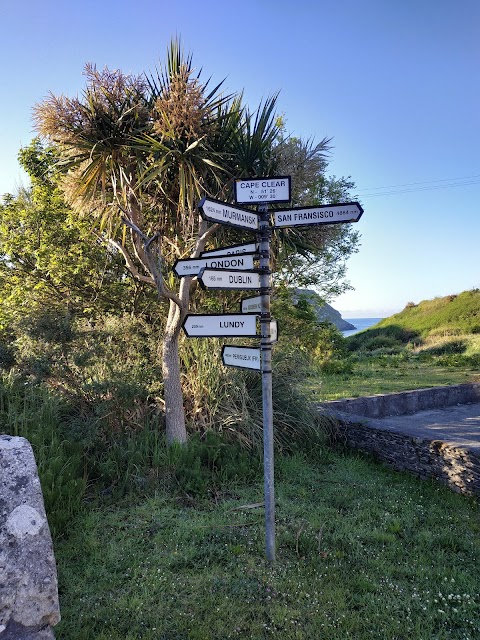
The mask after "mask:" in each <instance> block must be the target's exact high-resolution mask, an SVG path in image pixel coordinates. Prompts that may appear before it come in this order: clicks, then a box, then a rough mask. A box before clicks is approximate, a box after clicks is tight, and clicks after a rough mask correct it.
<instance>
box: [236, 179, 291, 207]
mask: <svg viewBox="0 0 480 640" xmlns="http://www.w3.org/2000/svg"><path fill="white" fill-rule="evenodd" d="M290 199H291V198H290V176H278V177H277V178H248V179H247V180H235V201H236V202H244V203H246V202H250V203H251V204H258V203H261V202H290Z"/></svg>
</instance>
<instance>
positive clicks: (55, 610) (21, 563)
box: [0, 435, 60, 640]
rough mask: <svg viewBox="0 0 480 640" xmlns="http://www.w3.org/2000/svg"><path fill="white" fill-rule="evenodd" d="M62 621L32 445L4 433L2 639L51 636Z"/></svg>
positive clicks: (0, 452)
mask: <svg viewBox="0 0 480 640" xmlns="http://www.w3.org/2000/svg"><path fill="white" fill-rule="evenodd" d="M59 620H60V609H59V603H58V588H57V571H56V566H55V557H54V555H53V546H52V538H51V536H50V530H49V528H48V522H47V517H46V514H45V507H44V504H43V496H42V490H41V487H40V480H39V478H38V473H37V466H36V464H35V458H34V455H33V451H32V447H31V446H30V443H29V442H28V441H27V440H25V438H19V437H15V436H5V435H0V640H20V639H21V640H30V639H31V640H47V639H50V638H54V634H53V631H52V627H53V626H54V625H56V624H57V622H58V621H59Z"/></svg>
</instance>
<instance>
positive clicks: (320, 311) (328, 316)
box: [294, 289, 356, 331]
mask: <svg viewBox="0 0 480 640" xmlns="http://www.w3.org/2000/svg"><path fill="white" fill-rule="evenodd" d="M300 298H303V299H305V300H307V302H309V304H311V305H312V307H313V309H314V311H315V315H316V316H317V320H318V322H325V321H327V322H331V323H332V324H334V325H335V326H336V327H337V329H338V330H339V331H350V330H352V329H355V328H356V327H354V326H353V324H351V323H350V322H347V321H346V320H344V319H343V318H342V316H341V314H340V312H339V311H337V310H336V309H334V308H333V307H332V306H331V305H329V304H327V303H326V302H325V301H324V300H322V299H321V298H320V296H319V295H318V294H317V293H315V291H313V290H312V289H295V293H294V300H295V301H298V300H299V299H300Z"/></svg>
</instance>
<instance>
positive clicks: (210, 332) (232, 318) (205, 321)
mask: <svg viewBox="0 0 480 640" xmlns="http://www.w3.org/2000/svg"><path fill="white" fill-rule="evenodd" d="M182 327H183V330H184V331H185V333H186V334H187V336H188V337H189V338H195V337H197V338H213V337H215V336H217V337H221V336H256V335H257V316H254V315H240V314H235V313H224V314H221V315H218V316H216V315H208V314H207V315H196V314H189V315H188V316H187V317H186V318H185V320H184V321H183V325H182Z"/></svg>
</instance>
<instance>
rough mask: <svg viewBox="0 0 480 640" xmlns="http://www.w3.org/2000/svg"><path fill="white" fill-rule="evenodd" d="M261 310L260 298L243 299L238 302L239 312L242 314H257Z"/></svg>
mask: <svg viewBox="0 0 480 640" xmlns="http://www.w3.org/2000/svg"><path fill="white" fill-rule="evenodd" d="M261 310H262V296H255V297H254V298H243V299H242V301H241V302H240V311H241V312H242V313H259V312H260V311H261Z"/></svg>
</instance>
